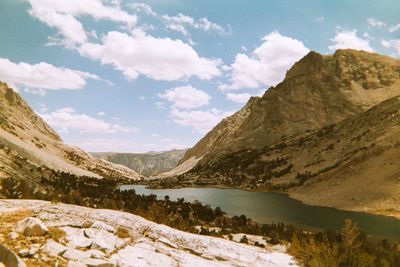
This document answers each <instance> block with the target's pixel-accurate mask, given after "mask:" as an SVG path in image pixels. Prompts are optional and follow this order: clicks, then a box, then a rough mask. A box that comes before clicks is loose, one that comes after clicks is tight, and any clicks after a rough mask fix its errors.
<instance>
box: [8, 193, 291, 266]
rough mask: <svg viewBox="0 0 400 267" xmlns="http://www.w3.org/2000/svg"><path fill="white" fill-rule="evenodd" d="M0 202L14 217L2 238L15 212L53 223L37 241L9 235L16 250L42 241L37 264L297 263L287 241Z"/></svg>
mask: <svg viewBox="0 0 400 267" xmlns="http://www.w3.org/2000/svg"><path fill="white" fill-rule="evenodd" d="M0 206H1V207H2V208H1V209H0V217H1V216H8V218H9V219H8V220H7V222H6V223H4V222H1V221H0V227H1V229H2V232H1V233H0V241H1V240H2V239H4V234H5V233H6V232H11V231H15V227H16V224H18V222H13V221H12V220H10V218H14V217H15V218H16V220H20V221H21V220H22V221H26V220H27V219H26V218H24V217H25V216H28V217H29V218H32V217H33V218H35V219H37V220H38V221H39V220H40V221H41V222H43V223H44V224H45V226H46V227H47V228H48V229H49V233H48V234H47V235H45V236H39V237H38V239H35V243H34V244H31V241H30V240H31V239H28V237H26V239H21V238H20V239H17V240H12V241H10V240H8V241H7V245H8V247H9V248H10V249H11V250H16V249H17V247H19V249H26V250H28V251H29V250H31V248H32V247H33V246H34V245H37V244H39V248H38V249H37V250H36V251H35V253H34V254H33V255H31V254H24V258H23V259H24V260H25V261H26V262H27V263H28V264H30V265H32V266H38V265H39V264H50V265H52V264H55V263H56V262H57V263H58V266H249V265H251V266H271V267H272V266H282V267H283V266H289V265H290V266H296V263H295V262H294V261H293V259H292V258H291V256H289V255H288V254H286V253H285V249H283V251H282V247H278V248H276V249H275V248H274V247H266V248H259V247H255V246H250V245H245V244H240V243H235V242H232V241H229V240H225V239H222V238H214V237H207V236H200V235H195V234H190V233H186V232H182V231H178V230H175V229H172V228H170V227H167V226H164V225H159V224H156V223H152V222H150V221H147V220H145V219H143V218H141V217H138V216H135V215H132V214H129V213H124V212H119V211H112V210H101V209H90V208H85V207H79V206H73V205H66V204H51V203H49V202H45V201H35V200H0ZM19 214H22V215H19ZM29 220H31V219H29ZM38 221H37V222H38ZM24 224H25V223H24ZM56 233H58V234H56ZM60 233H62V234H60Z"/></svg>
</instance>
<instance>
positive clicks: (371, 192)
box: [153, 50, 400, 217]
mask: <svg viewBox="0 0 400 267" xmlns="http://www.w3.org/2000/svg"><path fill="white" fill-rule="evenodd" d="M399 95H400V61H399V60H396V59H393V58H390V57H386V56H381V55H378V54H373V53H368V52H363V51H354V50H338V51H337V52H336V53H335V54H333V55H328V56H322V55H319V54H318V53H315V52H310V53H309V54H308V55H306V56H305V57H304V58H303V59H301V60H300V61H299V62H298V63H296V64H295V65H294V66H293V67H292V68H291V69H290V70H289V71H288V72H287V74H286V77H285V80H284V81H283V82H282V83H280V84H278V85H277V86H276V87H271V88H270V89H269V90H267V91H266V92H265V94H264V95H263V96H262V97H260V98H256V99H253V100H252V101H253V103H251V105H246V106H245V107H244V108H243V109H246V108H247V107H249V106H251V109H248V110H247V111H246V112H248V114H247V116H246V118H245V119H244V120H240V118H241V117H240V116H238V114H239V115H240V113H241V112H243V109H242V110H241V111H239V112H237V113H235V114H234V115H232V117H231V118H228V119H226V120H225V121H229V120H230V121H235V120H238V121H239V122H238V123H237V125H240V126H239V127H237V128H235V130H234V131H236V132H234V133H232V132H231V133H227V134H225V136H224V138H223V141H224V142H223V143H222V144H221V143H220V144H218V147H213V143H211V144H210V143H207V144H206V145H207V147H208V148H211V149H210V150H209V151H208V152H207V153H204V154H202V155H199V154H196V153H193V151H201V149H199V147H198V146H200V145H202V146H205V145H204V144H203V143H202V142H205V141H204V140H206V141H209V140H218V138H220V136H218V135H219V134H220V133H221V132H224V131H221V130H219V131H216V129H219V128H220V127H224V126H225V124H226V122H224V121H222V122H221V123H220V124H219V125H217V126H216V127H215V128H214V129H213V130H211V132H209V133H208V134H207V135H206V137H204V138H203V139H202V140H200V141H199V143H198V144H196V145H195V146H194V148H193V149H192V150H189V151H188V152H187V154H186V155H185V158H187V155H190V156H191V157H196V156H198V157H199V159H200V160H199V161H198V162H197V163H196V164H195V165H194V166H193V167H192V169H190V170H187V171H186V172H184V173H181V174H179V175H176V176H172V178H169V179H168V178H167V179H161V180H158V181H156V182H154V184H153V186H155V187H181V186H187V187H190V186H217V187H230V188H232V187H233V188H241V189H246V190H256V191H260V190H261V191H278V192H285V193H288V194H289V195H290V196H291V197H294V198H296V199H299V200H301V201H304V202H306V203H308V204H312V205H321V206H329V207H335V208H341V209H346V210H354V211H366V212H371V213H378V214H385V215H393V216H397V217H400V209H399V208H398V205H397V204H396V203H398V201H400V199H399V197H398V195H399V193H400V186H399V183H398V179H400V169H399V168H398V167H397V165H396V164H395V163H394V162H395V159H396V157H397V156H399V155H400V146H399V144H400V141H399V140H400V129H399V127H398V125H399V122H400V120H399V117H400V116H399V113H398V111H400V98H399ZM270 110H275V112H274V113H271V112H269V111H270ZM225 131H227V132H229V128H226V129H225ZM210 136H211V137H212V138H211V137H210ZM232 136H234V137H235V138H231V139H229V138H227V137H232ZM248 144H249V145H248ZM190 153H191V154H190ZM185 158H184V159H185ZM370 185H373V186H370Z"/></svg>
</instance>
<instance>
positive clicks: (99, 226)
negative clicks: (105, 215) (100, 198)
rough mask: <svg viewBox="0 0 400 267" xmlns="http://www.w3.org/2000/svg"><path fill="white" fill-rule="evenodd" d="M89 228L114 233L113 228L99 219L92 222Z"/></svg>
mask: <svg viewBox="0 0 400 267" xmlns="http://www.w3.org/2000/svg"><path fill="white" fill-rule="evenodd" d="M91 228H94V229H98V230H106V231H108V232H111V233H115V228H114V227H112V226H111V225H108V224H106V223H104V222H101V221H96V222H94V223H93V224H92V226H91Z"/></svg>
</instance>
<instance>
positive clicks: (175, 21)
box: [130, 3, 232, 35]
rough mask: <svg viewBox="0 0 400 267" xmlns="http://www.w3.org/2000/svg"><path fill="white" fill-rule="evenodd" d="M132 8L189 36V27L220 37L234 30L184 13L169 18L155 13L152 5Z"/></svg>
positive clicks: (136, 5) (133, 6)
mask: <svg viewBox="0 0 400 267" xmlns="http://www.w3.org/2000/svg"><path fill="white" fill-rule="evenodd" d="M130 7H131V8H132V9H134V10H137V11H143V12H144V13H146V14H147V15H150V16H153V17H155V18H158V19H160V20H161V21H162V22H163V23H164V25H165V26H166V28H167V29H170V30H173V31H177V32H179V33H181V34H183V35H188V34H189V32H188V30H187V27H191V28H193V29H198V30H202V31H205V32H212V31H213V32H217V33H218V34H220V35H229V34H231V33H232V29H231V28H230V27H228V29H225V28H224V27H223V26H221V25H219V24H217V23H215V22H211V21H209V20H208V18H205V17H202V18H199V19H195V18H193V17H190V16H187V15H184V14H182V13H179V14H178V15H176V16H169V15H166V14H165V15H160V14H158V13H157V12H155V11H154V10H153V9H152V8H151V6H150V5H148V4H145V3H132V4H130Z"/></svg>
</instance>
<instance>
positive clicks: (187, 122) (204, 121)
mask: <svg viewBox="0 0 400 267" xmlns="http://www.w3.org/2000/svg"><path fill="white" fill-rule="evenodd" d="M231 114H232V113H231V112H224V111H222V110H219V109H216V108H213V109H210V110H205V111H202V110H190V111H188V110H179V109H176V108H173V109H172V110H171V112H170V114H169V116H170V118H171V119H172V120H173V122H175V123H177V124H179V125H183V126H188V127H191V128H192V129H193V130H194V131H196V132H199V133H206V132H208V131H209V130H211V129H212V127H214V126H215V125H217V124H218V123H219V122H220V121H221V120H222V119H223V118H225V117H227V116H229V115H231Z"/></svg>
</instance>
